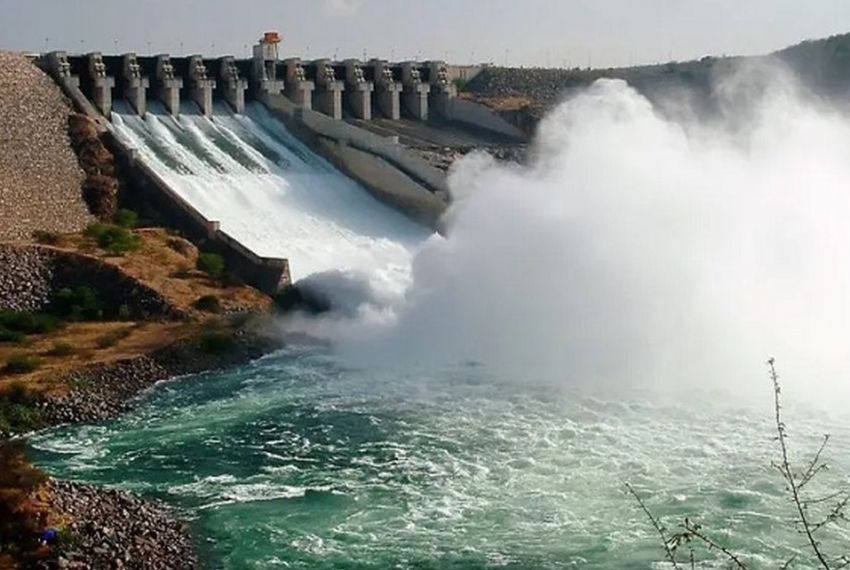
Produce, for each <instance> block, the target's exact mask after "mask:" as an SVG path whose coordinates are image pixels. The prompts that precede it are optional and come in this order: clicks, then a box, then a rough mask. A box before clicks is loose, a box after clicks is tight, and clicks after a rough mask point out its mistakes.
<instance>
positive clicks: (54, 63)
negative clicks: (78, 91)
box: [47, 51, 80, 88]
mask: <svg viewBox="0 0 850 570" xmlns="http://www.w3.org/2000/svg"><path fill="white" fill-rule="evenodd" d="M47 68H48V70H49V71H50V74H51V75H53V76H54V77H55V78H57V79H58V80H59V81H62V82H64V83H65V84H66V85H69V86H71V87H74V88H79V87H80V78H79V77H78V76H76V75H72V74H71V63H70V62H69V61H68V54H67V53H65V52H64V51H52V52H50V53H49V54H47Z"/></svg>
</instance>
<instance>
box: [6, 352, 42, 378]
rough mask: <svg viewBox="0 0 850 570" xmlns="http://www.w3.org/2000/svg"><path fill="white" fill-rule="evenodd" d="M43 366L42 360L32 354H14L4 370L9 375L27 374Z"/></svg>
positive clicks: (7, 361)
mask: <svg viewBox="0 0 850 570" xmlns="http://www.w3.org/2000/svg"><path fill="white" fill-rule="evenodd" d="M39 366H41V359H39V358H38V357H37V356H33V355H31V354H13V355H12V356H10V357H9V358H8V360H6V366H5V368H3V370H4V371H5V372H7V373H8V374H26V373H27V372H32V371H33V370H36V369H37V368H38V367H39Z"/></svg>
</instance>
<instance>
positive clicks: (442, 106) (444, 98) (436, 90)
mask: <svg viewBox="0 0 850 570" xmlns="http://www.w3.org/2000/svg"><path fill="white" fill-rule="evenodd" d="M426 65H427V69H428V83H429V84H430V85H431V93H430V96H429V100H430V105H431V108H432V109H434V111H436V112H437V113H438V114H439V115H441V116H443V117H446V118H449V117H450V116H451V104H452V101H453V99H454V98H455V97H457V87H456V86H455V84H454V83H452V82H451V80H450V79H449V69H448V65H446V62H444V61H429V62H428V63H427V64H426Z"/></svg>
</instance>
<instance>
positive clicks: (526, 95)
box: [463, 34, 850, 129]
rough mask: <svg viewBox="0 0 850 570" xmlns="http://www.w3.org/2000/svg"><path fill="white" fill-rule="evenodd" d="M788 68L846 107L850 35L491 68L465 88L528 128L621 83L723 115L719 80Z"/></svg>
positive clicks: (660, 99) (657, 99)
mask: <svg viewBox="0 0 850 570" xmlns="http://www.w3.org/2000/svg"><path fill="white" fill-rule="evenodd" d="M777 62H779V63H782V64H784V65H786V66H787V67H788V68H790V69H791V70H792V71H793V72H794V73H795V74H796V75H797V76H798V77H799V78H800V80H801V83H802V84H803V86H804V87H806V88H807V89H808V90H810V91H812V92H814V93H816V94H818V95H820V96H823V97H825V98H827V99H830V100H832V101H834V102H836V103H839V104H842V103H843V102H844V98H845V95H846V93H847V92H848V91H850V34H843V35H838V36H832V37H830V38H826V39H822V40H809V41H805V42H802V43H800V44H797V45H794V46H791V47H788V48H785V49H783V50H780V51H777V52H775V53H772V54H769V55H765V56H754V57H711V56H706V57H703V58H701V59H699V60H693V61H685V62H675V61H673V62H668V63H663V64H656V65H643V66H636V67H624V68H608V69H580V68H573V69H543V68H504V67H488V68H485V69H484V70H483V71H482V72H481V73H480V74H479V75H477V76H476V77H475V78H474V79H473V80H471V81H470V82H469V83H468V84H466V85H465V86H464V89H463V94H464V96H465V97H468V98H470V99H473V100H475V101H478V102H480V103H483V104H485V105H488V106H489V107H491V108H494V109H496V110H497V111H499V112H500V113H502V114H503V115H506V116H508V117H509V118H511V119H513V121H514V123H515V124H518V125H519V126H521V127H524V128H526V129H529V128H533V125H534V123H536V121H537V120H539V118H540V117H542V116H543V114H545V112H546V111H547V110H548V109H550V108H551V107H552V106H554V105H555V104H557V103H558V102H559V101H561V100H563V98H565V97H567V96H569V93H570V92H571V91H573V90H575V89H578V88H581V87H584V86H586V85H589V84H590V83H592V82H593V81H595V80H597V79H600V78H616V79H623V80H625V81H627V82H628V83H629V84H630V85H632V86H634V87H635V88H636V89H638V90H639V91H641V92H642V93H643V94H644V95H646V96H647V97H649V99H650V100H652V101H653V102H654V103H656V104H658V105H659V106H661V107H666V108H667V110H668V111H671V112H675V111H676V107H674V106H671V105H667V103H669V102H671V101H676V102H677V103H681V102H682V101H683V100H684V101H685V102H686V103H687V104H688V105H687V106H688V107H689V108H690V109H693V110H695V111H697V112H700V113H706V114H711V113H714V112H716V111H717V104H718V101H717V100H716V97H715V93H714V89H713V85H715V83H716V81H715V80H716V79H717V78H719V77H723V76H724V75H726V74H728V73H730V72H732V71H734V70H736V69H739V68H740V67H741V66H744V65H747V64H757V63H777Z"/></svg>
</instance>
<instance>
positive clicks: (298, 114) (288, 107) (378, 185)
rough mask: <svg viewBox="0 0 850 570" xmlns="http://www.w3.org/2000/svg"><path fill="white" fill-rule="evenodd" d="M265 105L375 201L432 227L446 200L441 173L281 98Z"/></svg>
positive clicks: (375, 137) (375, 138) (377, 139)
mask: <svg viewBox="0 0 850 570" xmlns="http://www.w3.org/2000/svg"><path fill="white" fill-rule="evenodd" d="M265 104H266V106H267V107H268V108H269V110H270V111H271V112H272V114H273V115H274V116H275V117H276V118H278V119H279V120H281V121H282V122H283V123H284V124H285V125H286V127H287V128H288V129H289V130H290V131H292V132H293V133H295V134H296V136H298V137H299V138H300V139H301V140H302V141H304V142H305V143H306V144H307V145H308V146H310V147H311V148H312V149H313V150H314V151H315V152H317V153H318V154H320V155H322V156H323V157H325V158H326V159H327V160H329V161H330V162H332V163H333V164H334V165H335V166H337V167H338V168H339V169H340V170H342V171H343V172H345V173H346V174H348V175H349V176H350V177H352V178H354V179H355V180H357V181H358V182H360V183H361V184H363V186H365V187H366V189H367V190H369V191H370V192H371V193H372V194H373V195H374V196H375V197H376V198H378V199H379V200H381V201H383V202H385V203H386V204H388V205H389V206H391V207H393V208H396V209H398V210H400V211H401V212H402V213H404V214H405V215H407V216H409V217H410V218H412V219H414V220H415V221H417V222H419V223H424V224H426V225H428V226H430V227H432V228H435V229H438V228H437V225H438V224H437V222H438V220H439V218H440V216H441V215H442V213H443V212H444V211H445V209H446V203H447V198H448V187H447V185H446V177H445V174H444V173H443V172H441V171H440V170H438V169H436V168H434V167H432V166H431V165H429V164H428V163H427V162H425V161H424V160H422V159H421V158H420V157H419V156H418V155H417V154H416V153H414V152H413V151H411V150H409V149H407V148H405V147H403V146H401V145H399V144H398V143H396V142H393V141H391V140H388V139H386V138H384V137H381V136H379V135H376V134H374V133H370V132H368V131H365V130H363V129H359V128H357V127H355V126H353V125H349V124H348V123H345V122H343V121H335V120H333V119H331V118H329V117H327V116H325V115H322V114H321V113H317V112H315V111H311V110H309V109H303V108H301V107H299V106H297V105H295V104H294V103H292V102H291V101H289V100H288V99H286V98H285V97H283V96H279V95H273V96H269V97H267V98H266V101H265Z"/></svg>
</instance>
